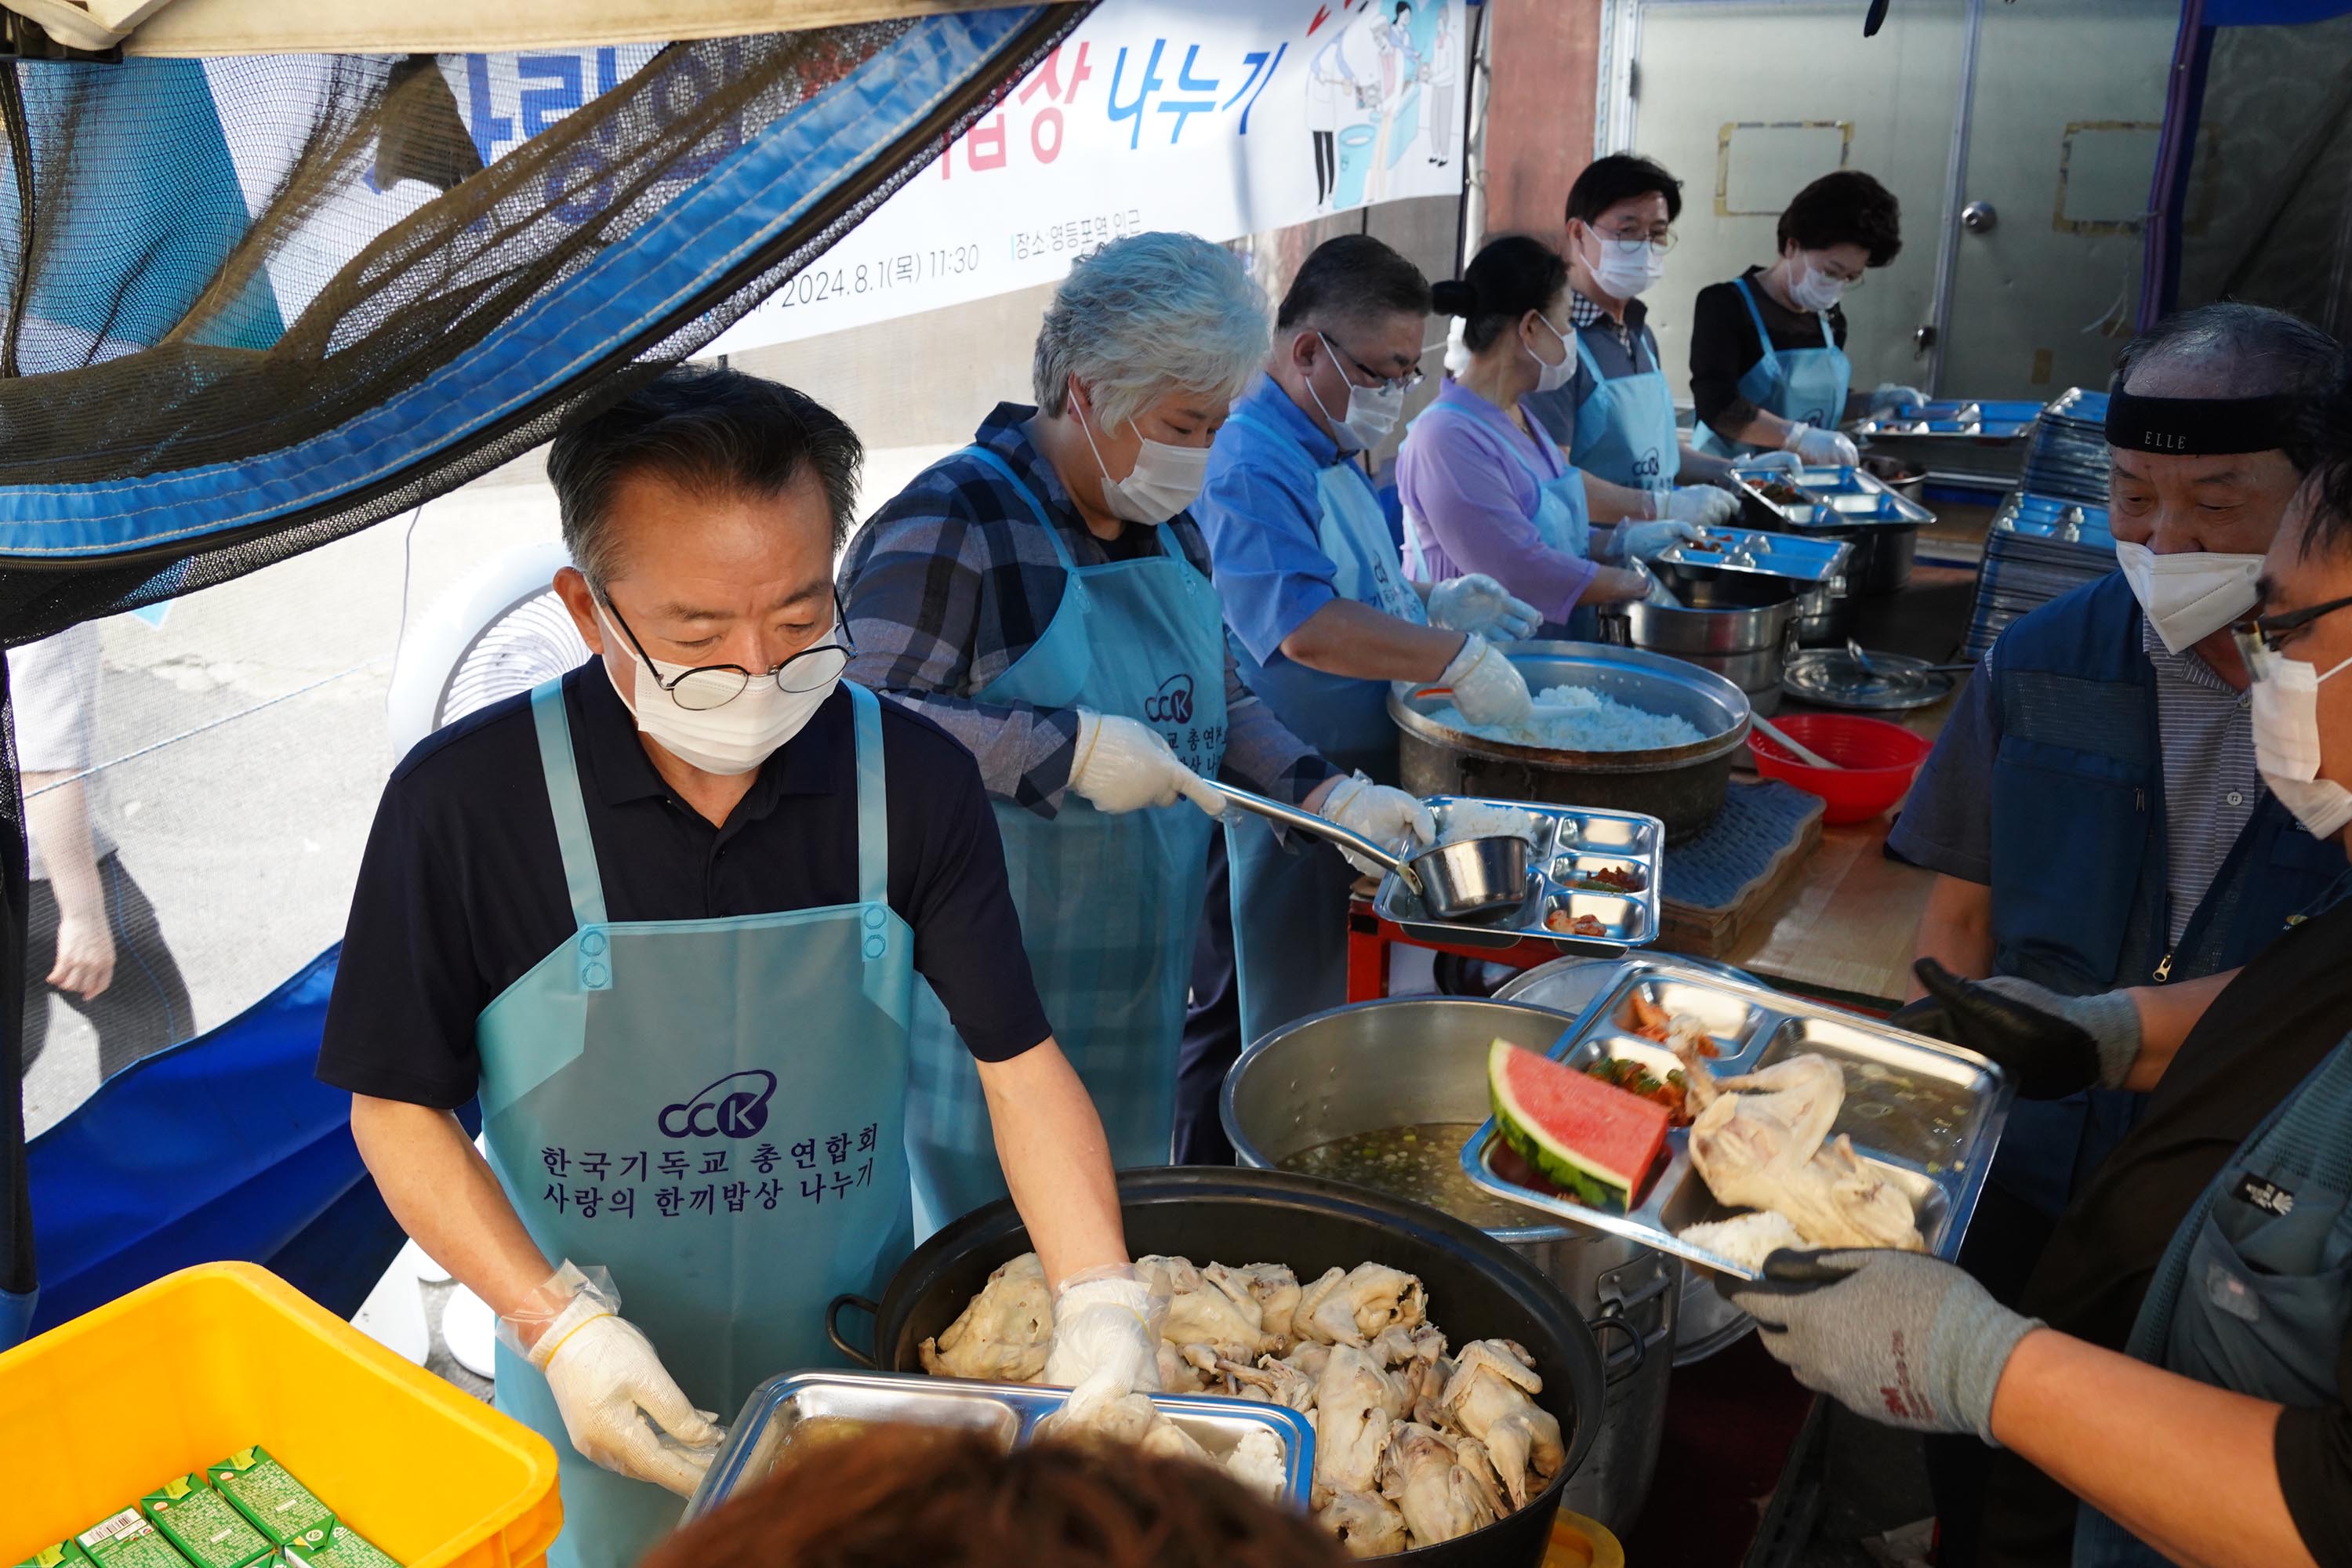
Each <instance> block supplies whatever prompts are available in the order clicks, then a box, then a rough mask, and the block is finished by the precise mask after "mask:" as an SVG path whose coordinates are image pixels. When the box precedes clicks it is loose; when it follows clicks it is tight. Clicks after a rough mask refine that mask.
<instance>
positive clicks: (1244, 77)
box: [705, 0, 1469, 353]
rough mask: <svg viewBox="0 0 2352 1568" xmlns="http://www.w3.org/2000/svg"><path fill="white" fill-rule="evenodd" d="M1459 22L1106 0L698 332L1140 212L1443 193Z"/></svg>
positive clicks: (971, 284) (880, 310) (982, 266)
mask: <svg viewBox="0 0 2352 1568" xmlns="http://www.w3.org/2000/svg"><path fill="white" fill-rule="evenodd" d="M1465 41H1466V40H1465V27H1464V7H1463V5H1461V4H1460V3H1459V0H1107V3H1106V4H1105V5H1102V6H1101V8H1099V9H1098V10H1097V11H1096V12H1095V13H1094V15H1093V16H1089V17H1088V18H1087V21H1086V22H1085V23H1084V24H1083V25H1082V26H1080V27H1079V28H1078V30H1077V31H1076V33H1075V34H1074V35H1072V37H1070V39H1069V41H1068V42H1066V43H1065V44H1064V45H1063V46H1062V47H1060V48H1059V49H1057V50H1055V52H1054V54H1053V55H1052V56H1051V57H1049V58H1047V59H1046V60H1045V63H1044V64H1043V65H1041V66H1040V67H1038V68H1037V69H1036V70H1035V71H1034V72H1033V73H1031V75H1030V76H1029V78H1028V79H1026V80H1024V82H1022V84H1021V85H1020V86H1019V87H1018V88H1016V89H1013V92H1012V94H1011V95H1010V96H1009V97H1007V98H1006V100H1004V102H1003V105H1002V106H1001V108H1000V109H999V110H998V112H996V113H995V114H993V115H992V116H990V117H988V118H987V119H985V120H983V121H981V122H980V123H979V124H978V125H975V126H974V127H972V129H971V132H969V133H968V134H966V135H964V136H962V137H961V138H959V139H958V140H957V141H956V142H953V143H952V144H951V145H950V146H948V147H947V148H946V149H945V150H944V151H943V152H942V153H940V158H939V161H938V162H937V163H933V164H932V165H931V166H930V167H929V168H928V169H926V170H924V171H923V173H922V174H919V175H918V176H917V177H916V178H915V179H913V180H912V181H909V182H908V184H907V185H906V186H905V188H903V189H901V190H900V191H899V192H898V195H895V196H893V197H891V199H890V200H889V201H888V202H887V203H885V204H884V205H882V206H881V207H879V208H877V210H876V211H875V213H874V215H873V216H871V217H868V218H867V219H866V221H865V222H864V223H862V224H860V225H859V226H857V228H856V231H855V232H854V233H852V234H851V235H849V236H848V237H846V238H845V239H844V240H843V241H842V242H841V243H840V244H838V245H836V246H835V247H833V249H832V250H830V251H828V252H827V253H826V254H825V255H824V257H823V258H820V259H819V260H818V261H817V262H816V263H815V264H814V265H813V266H811V267H810V268H807V269H806V270H804V271H803V272H802V273H801V274H800V275H799V276H798V277H797V278H795V279H793V281H792V282H791V283H789V284H787V285H786V286H785V287H784V288H783V289H781V290H779V291H778V292H777V293H775V294H773V295H772V296H770V297H769V299H768V300H765V301H764V302H763V303H761V305H760V307H759V308H758V309H757V310H753V311H751V313H750V314H748V315H746V316H745V317H744V318H743V319H742V320H741V321H738V322H737V323H736V324H735V326H734V327H733V328H732V329H730V331H728V332H727V333H726V334H725V335H723V336H721V337H720V338H719V339H718V340H717V341H716V342H713V343H712V344H711V345H710V347H709V349H708V350H707V351H705V352H706V353H734V352H739V351H740V350H744V349H750V348H757V347H760V346H761V345H763V344H768V343H778V342H792V341H793V340H796V339H800V338H806V337H814V336H815V335H817V334H819V333H822V332H833V331H841V330H843V329H844V328H847V327H855V326H861V325H864V324H866V323H867V322H870V321H886V320H888V319H890V318H892V317H896V316H905V315H911V314H913V313H914V312H916V311H919V310H936V309H938V308H940V307H941V306H945V305H954V304H960V303H961V302H963V301H965V300H978V299H984V298H986V297H987V296H989V295H992V294H1001V293H1005V292H1008V291H1010V290H1012V289H1024V288H1028V287H1030V286H1032V285H1034V284H1039V283H1050V282H1052V281H1054V280H1055V279H1058V278H1060V277H1061V276H1062V275H1063V274H1064V273H1066V272H1067V271H1068V270H1069V266H1070V263H1071V261H1072V260H1074V259H1075V258H1077V257H1079V256H1081V255H1084V254H1085V253H1086V252H1087V251H1089V250H1091V249H1093V248H1094V247H1097V246H1098V245H1101V244H1103V243H1104V242H1105V241H1107V240H1110V239H1114V238H1117V237H1119V236H1121V235H1127V234H1135V233H1139V232H1142V231H1144V230H1147V229H1184V230H1189V231H1190V232H1192V233H1194V234H1198V235H1201V236H1202V237H1205V238H1208V239H1213V240H1227V239H1234V238H1238V237H1241V236H1242V235H1245V234H1252V233H1255V232H1259V231H1261V230H1265V229H1269V228H1278V227H1281V226H1286V225H1288V224H1295V223H1303V222H1306V221H1307V220H1308V219H1310V218H1316V217H1322V216H1328V215H1330V214H1332V213H1334V212H1341V211H1346V210H1349V209H1352V208H1355V207H1360V206H1365V205H1370V204H1371V203H1374V202H1385V201H1394V200H1396V199H1398V198H1400V197H1403V196H1427V195H1455V194H1457V193H1458V192H1459V191H1460V190H1461V188H1462V129H1463V94H1464V92H1465V89H1466V85H1467V83H1468V80H1469V72H1468V70H1467V69H1466V68H1465Z"/></svg>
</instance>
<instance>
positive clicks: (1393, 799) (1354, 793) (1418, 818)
mask: <svg viewBox="0 0 2352 1568" xmlns="http://www.w3.org/2000/svg"><path fill="white" fill-rule="evenodd" d="M1471 640H1473V641H1474V642H1475V641H1476V640H1477V639H1475V638H1473V639H1471ZM1489 651H1490V653H1491V650H1489ZM1492 657H1493V658H1496V659H1497V660H1501V661H1502V662H1505V663H1507V662H1509V661H1508V660H1505V659H1503V658H1502V656H1501V655H1500V654H1492ZM1455 662H1456V663H1459V662H1460V661H1459V660H1458V659H1457V660H1456V661H1455ZM1513 673H1514V674H1516V673H1517V672H1516V671H1514V672H1513ZM1520 689H1521V690H1522V691H1524V690H1526V689H1527V688H1526V684H1525V683H1524V682H1522V683H1521V685H1520ZM1454 695H1455V696H1456V697H1457V698H1459V696H1460V695H1461V693H1460V690H1459V689H1456V691H1455V693H1454ZM1319 813H1320V815H1321V816H1323V817H1324V819H1325V820H1327V821H1330V822H1336V823H1338V824H1339V826H1342V827H1345V828H1347V829H1349V831H1350V832H1354V833H1360V834H1361V835H1362V836H1363V837H1366V838H1369V839H1370V840H1371V841H1372V842H1373V843H1375V844H1379V845H1383V846H1386V847H1390V848H1397V847H1404V846H1412V847H1418V846H1420V845H1423V844H1429V843H1433V842H1435V840H1436V838H1437V818H1435V817H1434V816H1431V815H1430V814H1429V807H1427V806H1425V805H1422V804H1421V802H1420V801H1418V800H1415V799H1414V798H1413V797H1412V796H1411V795H1407V794H1405V793H1404V791H1402V790H1401V789H1391V788H1390V787H1389V786H1388V785H1386V784H1374V783H1373V782H1372V781H1371V780H1370V779H1368V778H1366V777H1365V776H1364V775H1363V774H1361V773H1357V774H1355V775H1354V776H1353V777H1350V778H1344V779H1341V780H1340V781H1339V783H1338V784H1334V785H1333V786H1332V787H1331V793H1330V794H1329V795H1326V796H1325V797H1324V799H1323V805H1321V807H1320V808H1319ZM1339 853H1340V854H1342V855H1345V856H1346V857H1347V858H1348V864H1349V865H1350V866H1353V867H1354V868H1356V869H1357V870H1359V871H1361V872H1362V873H1363V874H1364V875H1365V876H1367V877H1384V876H1386V875H1388V868H1387V867H1385V866H1381V865H1378V864H1375V863H1374V862H1372V861H1370V860H1366V859H1364V858H1362V857H1360V856H1359V855H1358V854H1356V852H1355V851H1354V850H1352V849H1342V850H1340V851H1339Z"/></svg>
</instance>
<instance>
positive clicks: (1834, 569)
mask: <svg viewBox="0 0 2352 1568" xmlns="http://www.w3.org/2000/svg"><path fill="white" fill-rule="evenodd" d="M1852 556H1853V543H1852V542H1849V541H1847V540H1843V539H1808V538H1806V537H1805V536H1804V535H1802V534H1797V533H1769V532H1766V531H1763V530H1761V529H1742V528H1728V529H1727V528H1709V529H1702V530H1701V531H1700V537H1699V538H1697V539H1695V540H1685V541H1683V542H1681V543H1679V544H1675V545H1673V546H1671V547H1670V548H1668V549H1665V550H1662V551H1660V552H1658V553H1657V554H1656V555H1655V556H1654V557H1653V558H1652V561H1653V563H1659V562H1664V563H1667V564H1669V565H1675V566H1680V567H1684V568H1685V569H1689V570H1708V571H1716V572H1746V573H1752V574H1755V575H1757V576H1759V577H1785V578H1788V579H1789V580H1790V582H1794V583H1805V584H1819V583H1835V582H1837V581H1838V580H1839V578H1840V577H1841V575H1842V574H1843V573H1844V571H1845V568H1846V563H1847V562H1848V560H1850V559H1851V558H1852Z"/></svg>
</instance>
